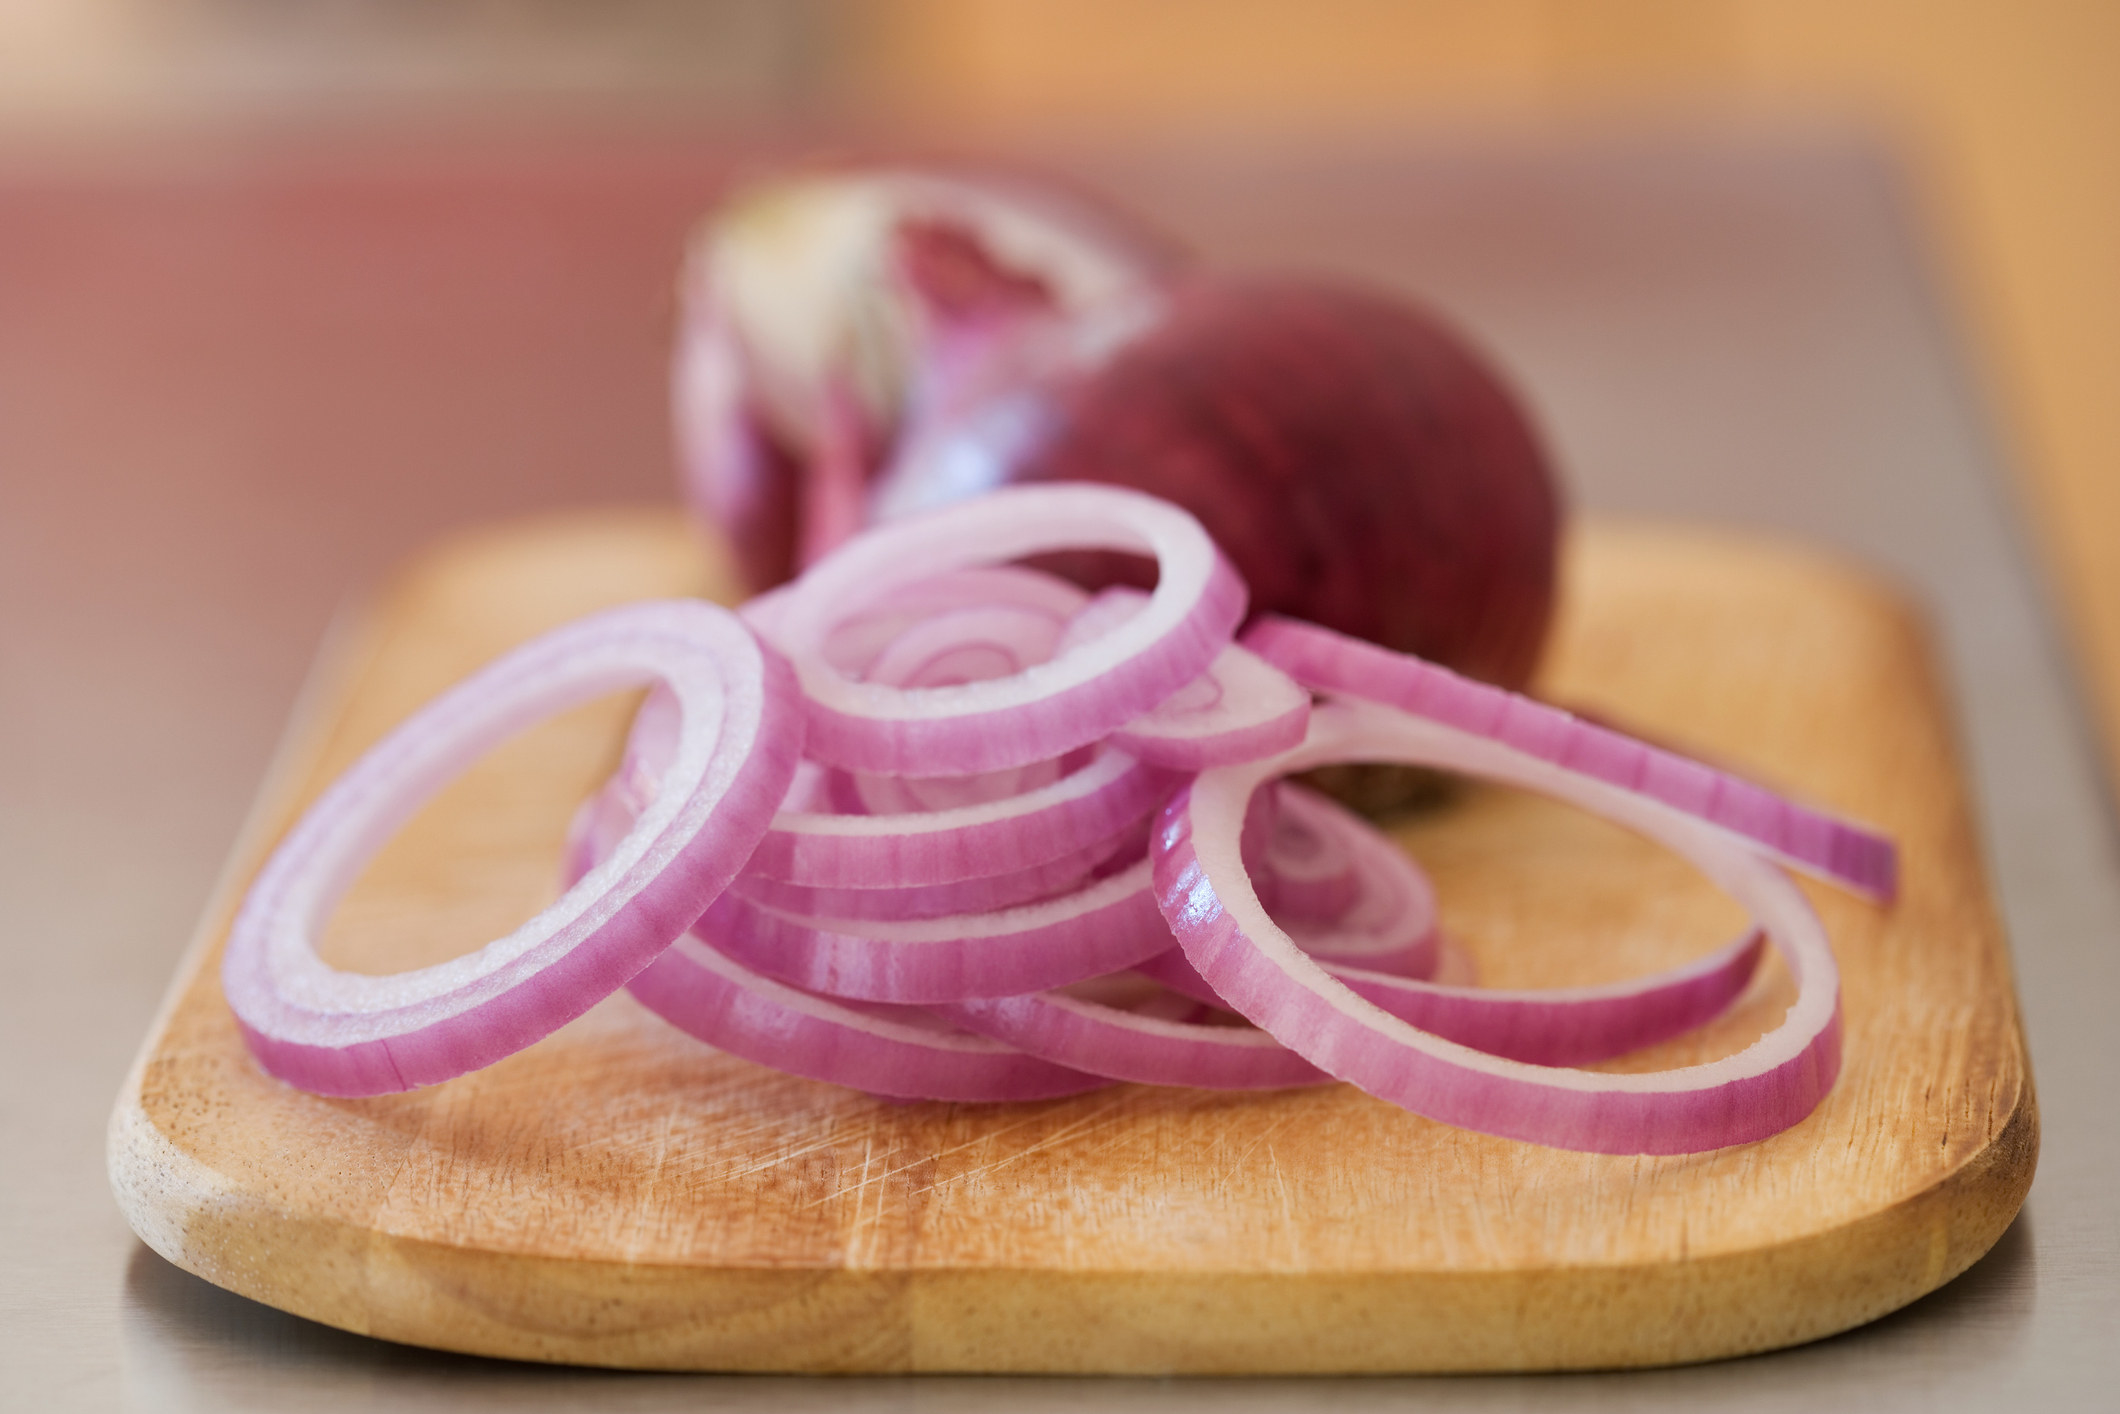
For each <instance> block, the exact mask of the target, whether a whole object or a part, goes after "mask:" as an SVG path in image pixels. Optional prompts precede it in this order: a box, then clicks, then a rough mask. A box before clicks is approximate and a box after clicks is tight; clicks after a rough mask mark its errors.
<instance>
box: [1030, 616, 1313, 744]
mask: <svg viewBox="0 0 2120 1414" xmlns="http://www.w3.org/2000/svg"><path fill="white" fill-rule="evenodd" d="M1147 603H1148V595H1147V594H1145V593H1143V592H1142V591H1141V590H1139V589H1134V588H1131V587H1129V586H1126V585H1114V586H1113V587H1112V588H1110V589H1107V590H1105V591H1103V592H1102V593H1101V594H1099V595H1098V596H1097V597H1096V598H1095V599H1093V600H1091V601H1090V603H1089V604H1088V606H1087V607H1085V608H1084V609H1083V610H1082V611H1081V612H1080V613H1078V614H1077V615H1075V617H1074V619H1073V620H1072V621H1071V622H1070V623H1069V624H1068V626H1067V630H1066V632H1064V633H1062V634H1061V636H1060V639H1059V642H1058V645H1057V648H1056V650H1055V651H1060V652H1064V651H1065V650H1067V649H1068V648H1070V647H1073V646H1074V645H1075V644H1076V643H1080V642H1086V641H1090V640H1092V639H1094V638H1095V637H1096V636H1097V635H1099V634H1102V633H1105V632H1109V631H1110V630H1111V629H1112V628H1115V627H1116V626H1118V625H1119V624H1122V623H1124V622H1125V621H1126V620H1128V619H1130V618H1132V617H1133V616H1134V615H1135V614H1136V613H1138V612H1140V610H1141V608H1142V607H1143V606H1144V605H1146V604H1147ZM1309 720H1310V694H1309V693H1307V692H1305V691H1304V690H1303V689H1302V688H1300V687H1298V686H1297V685H1296V682H1295V680H1294V679H1293V678H1291V677H1289V676H1288V674H1286V673H1284V672H1282V671H1281V670H1280V669H1279V668H1276V667H1275V666H1274V665H1273V664H1271V663H1269V662H1267V661H1266V660H1265V659H1264V658H1261V657H1260V656H1259V655H1258V654H1256V653H1253V652H1250V651H1248V650H1246V649H1243V648H1239V647H1238V646H1237V645H1236V644H1234V643H1232V644H1231V645H1230V646H1229V647H1227V648H1225V649H1223V650H1222V651H1221V652H1220V653H1218V654H1216V655H1215V660H1214V661H1213V662H1212V663H1210V664H1208V665H1207V670H1206V671H1205V672H1203V673H1201V674H1200V676H1198V677H1196V678H1194V679H1193V680H1192V681H1191V682H1189V683H1187V684H1185V686H1183V687H1181V688H1179V689H1178V690H1177V691H1176V692H1174V693H1172V694H1171V695H1170V696H1169V697H1166V698H1164V699H1163V701H1161V702H1159V703H1157V704H1156V706H1155V707H1153V708H1151V709H1150V710H1149V711H1147V712H1144V713H1142V714H1141V715H1140V716H1138V717H1136V718H1134V719H1133V720H1132V721H1130V722H1128V723H1127V724H1126V725H1125V726H1123V727H1121V728H1119V729H1118V730H1117V731H1115V732H1113V733H1112V736H1111V740H1112V744H1113V745H1115V746H1118V747H1120V748H1122V749H1124V750H1126V751H1130V752H1132V753H1133V754H1134V755H1136V756H1138V757H1140V758H1141V759H1142V760H1143V761H1147V762H1149V763H1150V764H1152V765H1156V766H1168V767H1170V768H1172V769H1173V770H1179V771H1198V770H1203V769H1205V768H1206V767H1209V766H1222V765H1226V764H1228V763H1229V762H1232V761H1250V760H1252V759H1253V758H1255V757H1259V756H1271V755H1272V754H1273V753H1274V752H1276V751H1286V750H1288V748H1290V747H1291V746H1294V745H1295V744H1296V743H1297V742H1299V741H1301V740H1302V739H1303V727H1304V724H1305V723H1306V722H1308V721H1309Z"/></svg>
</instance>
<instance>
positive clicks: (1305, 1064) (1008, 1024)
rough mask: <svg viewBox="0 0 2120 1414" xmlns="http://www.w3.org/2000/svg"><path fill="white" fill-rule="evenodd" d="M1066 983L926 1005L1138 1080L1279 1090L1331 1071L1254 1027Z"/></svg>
mask: <svg viewBox="0 0 2120 1414" xmlns="http://www.w3.org/2000/svg"><path fill="white" fill-rule="evenodd" d="M1073 990H1074V989H1068V990H1056V991H1048V992H1038V993H1034V994H1032V995H1029V996H1021V997H997V998H993V999H991V1000H986V1001H964V1002H956V1003H953V1004H951V1005H948V1006H943V1007H937V1008H935V1009H934V1010H936V1011H937V1012H938V1013H939V1014H940V1015H942V1016H944V1017H946V1018H947V1019H949V1020H951V1021H955V1022H957V1023H958V1024H960V1025H962V1026H965V1027H968V1028H969V1029H971V1030H973V1031H977V1032H981V1033H982V1034H984V1035H987V1036H991V1037H993V1038H994V1039H995V1040H997V1041H1002V1042H1005V1043H1007V1044H1008V1045H1011V1046H1015V1047H1017V1048H1019V1049H1021V1050H1024V1051H1027V1052H1029V1053H1030V1054H1032V1055H1035V1056H1039V1057H1042V1058H1044V1059H1045V1060H1047V1061H1049V1062H1051V1063H1054V1064H1057V1065H1065V1066H1071V1067H1073V1068H1075V1069H1077V1070H1087V1071H1089V1072H1091V1073H1092V1074H1096V1075H1108V1076H1110V1077H1112V1078H1113V1079H1115V1080H1132V1081H1137V1082H1139V1083H1141V1084H1144V1085H1192V1086H1197V1087H1198V1088H1200V1089H1203V1090H1281V1089H1286V1088H1288V1087H1289V1086H1293V1085H1322V1084H1325V1083H1326V1082H1328V1081H1329V1080H1331V1078H1332V1077H1331V1076H1328V1075H1326V1074H1325V1073H1324V1072H1322V1071H1320V1070H1319V1069H1318V1068H1317V1067H1316V1066H1314V1065H1312V1064H1311V1063H1310V1062H1309V1061H1306V1060H1304V1059H1303V1058H1302V1057H1301V1056H1299V1055H1297V1054H1296V1053H1295V1052H1294V1051H1291V1050H1289V1049H1288V1048H1287V1047H1285V1046H1283V1045H1282V1044H1281V1043H1280V1042H1279V1041H1276V1040H1275V1039H1274V1038H1273V1037H1271V1036H1269V1035H1267V1034H1266V1033H1265V1032H1264V1031H1261V1030H1259V1029H1257V1028H1256V1027H1252V1026H1231V1025H1217V1024H1214V1023H1212V1022H1202V1021H1195V1020H1191V1019H1189V1018H1187V1017H1182V1016H1168V1015H1156V1014H1154V1013H1153V1012H1151V1011H1149V1010H1146V1009H1144V1008H1141V1007H1138V1006H1136V1007H1129V1006H1124V1005H1115V1004H1113V1001H1112V1000H1109V999H1101V998H1099V997H1096V996H1083V995H1070V992H1071V991H1073ZM1166 995H1168V994H1166ZM1192 1009H1193V1010H1198V1008H1197V1007H1194V1008H1192Z"/></svg>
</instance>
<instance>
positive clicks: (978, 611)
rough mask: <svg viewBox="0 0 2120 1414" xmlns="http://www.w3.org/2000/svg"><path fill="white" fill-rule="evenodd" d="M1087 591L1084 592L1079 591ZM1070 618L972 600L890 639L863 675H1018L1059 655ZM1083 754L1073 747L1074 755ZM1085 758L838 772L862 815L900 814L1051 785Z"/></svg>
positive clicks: (952, 681) (894, 683)
mask: <svg viewBox="0 0 2120 1414" xmlns="http://www.w3.org/2000/svg"><path fill="white" fill-rule="evenodd" d="M1079 592H1080V591H1077V593H1079ZM1066 622H1067V620H1066V619H1065V618H1064V617H1063V616H1060V615H1056V614H1052V613H1049V612H1046V611H1045V610H1043V609H1040V608H1026V607H1022V606H1018V605H1014V604H1006V603H1002V604H968V605H962V606H959V607H957V608H954V609H948V610H945V611H943V612H940V613H937V614H934V615H932V616H930V617H928V618H924V619H921V620H919V621H918V622H916V623H913V624H911V625H908V626H907V627H906V629H905V630H904V631H903V632H902V633H900V634H899V635H898V636H897V637H896V638H894V639H892V640H891V641H890V642H889V643H887V644H885V645H884V647H883V649H882V651H881V652H879V653H878V654H877V655H876V657H875V659H874V660H873V661H872V662H871V663H870V664H869V665H868V668H867V669H866V670H865V672H864V673H863V675H862V680H863V681H864V682H872V683H881V684H882V685H883V686H885V687H896V688H929V687H956V686H960V685H962V684H964V683H970V682H989V681H992V680H993V679H995V678H1004V677H1011V676H1013V675H1015V674H1017V673H1020V672H1022V671H1023V670H1024V669H1026V668H1028V667H1030V666H1031V665H1032V664H1034V663H1043V662H1045V661H1046V660H1047V659H1049V658H1051V657H1052V656H1053V648H1054V645H1055V644H1057V643H1058V642H1059V640H1060V633H1061V630H1062V628H1063V627H1064V626H1065V624H1066ZM1077 754H1079V753H1070V757H1072V756H1074V755H1077ZM1079 764H1080V762H1076V761H1071V760H1070V759H1068V758H1060V757H1052V758H1047V759H1046V760H1043V761H1032V762H1028V763H1026V764H1024V765H1021V766H1009V767H1005V768H1003V769H1001V770H998V771H981V772H977V773H974V774H969V775H967V774H963V773H952V774H949V775H944V776H889V775H878V774H875V773H873V772H869V771H851V772H838V773H835V775H838V776H840V777H842V778H843V779H844V783H845V787H846V790H847V791H848V792H850V793H851V796H852V798H853V800H855V801H858V802H859V803H860V807H861V813H863V814H868V815H896V814H904V813H908V812H911V811H922V810H951V809H955V808H956V807H958V806H961V805H980V804H983V803H985V802H986V801H989V800H1003V799H1006V798H1007V797H1009V796H1012V795H1022V794H1023V793H1024V792H1025V791H1030V790H1036V789H1037V788H1038V787H1040V786H1043V785H1050V784H1051V783H1052V782H1054V781H1056V780H1058V779H1060V777H1062V776H1064V775H1066V774H1067V771H1068V769H1069V767H1070V765H1079Z"/></svg>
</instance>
